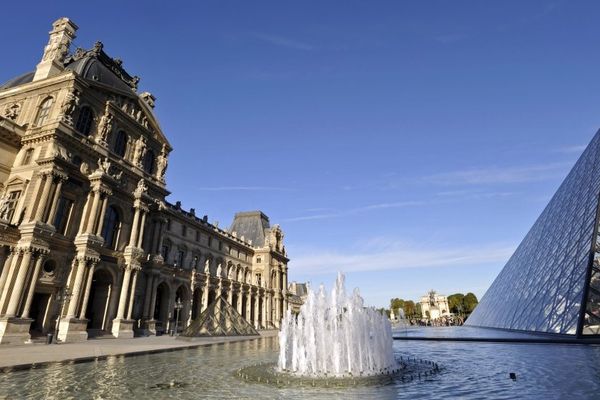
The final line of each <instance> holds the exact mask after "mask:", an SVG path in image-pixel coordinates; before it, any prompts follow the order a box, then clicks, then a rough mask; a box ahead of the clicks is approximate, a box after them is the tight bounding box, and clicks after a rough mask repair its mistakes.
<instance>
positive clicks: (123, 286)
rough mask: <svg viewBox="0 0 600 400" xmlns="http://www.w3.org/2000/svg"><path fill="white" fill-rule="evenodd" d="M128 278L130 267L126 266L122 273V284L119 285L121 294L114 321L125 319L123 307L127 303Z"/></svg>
mask: <svg viewBox="0 0 600 400" xmlns="http://www.w3.org/2000/svg"><path fill="white" fill-rule="evenodd" d="M129 278H131V267H130V266H129V265H128V266H126V267H125V271H124V272H123V282H122V283H121V294H120V296H119V308H118V309H117V317H116V319H123V318H124V317H125V306H126V303H127V289H128V288H129Z"/></svg>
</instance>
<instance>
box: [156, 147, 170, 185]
mask: <svg viewBox="0 0 600 400" xmlns="http://www.w3.org/2000/svg"><path fill="white" fill-rule="evenodd" d="M167 167H168V160H167V145H165V144H163V146H162V150H161V151H160V155H159V156H158V157H157V158H156V179H158V180H159V181H161V182H164V181H165V173H166V172H167Z"/></svg>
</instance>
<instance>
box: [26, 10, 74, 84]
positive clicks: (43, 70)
mask: <svg viewBox="0 0 600 400" xmlns="http://www.w3.org/2000/svg"><path fill="white" fill-rule="evenodd" d="M75 31H77V25H75V24H74V23H73V22H71V20H70V19H69V18H61V19H58V20H56V21H54V23H53V24H52V30H51V31H50V38H49V39H48V44H47V45H46V47H45V48H44V55H43V56H42V61H40V63H39V64H38V65H37V67H36V70H35V75H34V77H33V80H34V81H39V80H40V79H46V78H48V77H51V76H54V75H57V74H58V73H60V72H62V71H63V70H64V65H63V61H64V59H65V57H66V56H67V54H68V53H69V46H71V42H72V41H73V39H75Z"/></svg>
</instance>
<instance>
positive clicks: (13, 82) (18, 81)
mask: <svg viewBox="0 0 600 400" xmlns="http://www.w3.org/2000/svg"><path fill="white" fill-rule="evenodd" d="M34 75H35V71H30V72H27V73H25V74H23V75H19V76H17V77H14V78H12V79H10V80H8V81H7V82H4V83H3V84H2V85H0V90H5V89H10V88H13V87H15V86H19V85H23V84H25V83H29V82H31V81H33V76H34Z"/></svg>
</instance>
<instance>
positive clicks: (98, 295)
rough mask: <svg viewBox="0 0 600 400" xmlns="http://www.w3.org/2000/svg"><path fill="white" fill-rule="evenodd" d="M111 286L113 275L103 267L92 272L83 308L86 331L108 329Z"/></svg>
mask: <svg viewBox="0 0 600 400" xmlns="http://www.w3.org/2000/svg"><path fill="white" fill-rule="evenodd" d="M112 288H113V277H112V275H111V274H110V272H108V271H107V270H105V269H99V270H97V271H95V272H94V275H93V277H92V285H91V287H90V294H89V298H88V303H87V307H86V310H85V318H86V319H87V320H88V324H87V329H88V331H98V333H99V332H100V331H105V330H107V329H108V326H107V323H108V322H109V321H110V320H111V319H112V318H110V316H109V315H108V312H109V304H110V298H111V294H112ZM88 334H89V332H88ZM92 336H93V335H92Z"/></svg>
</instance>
